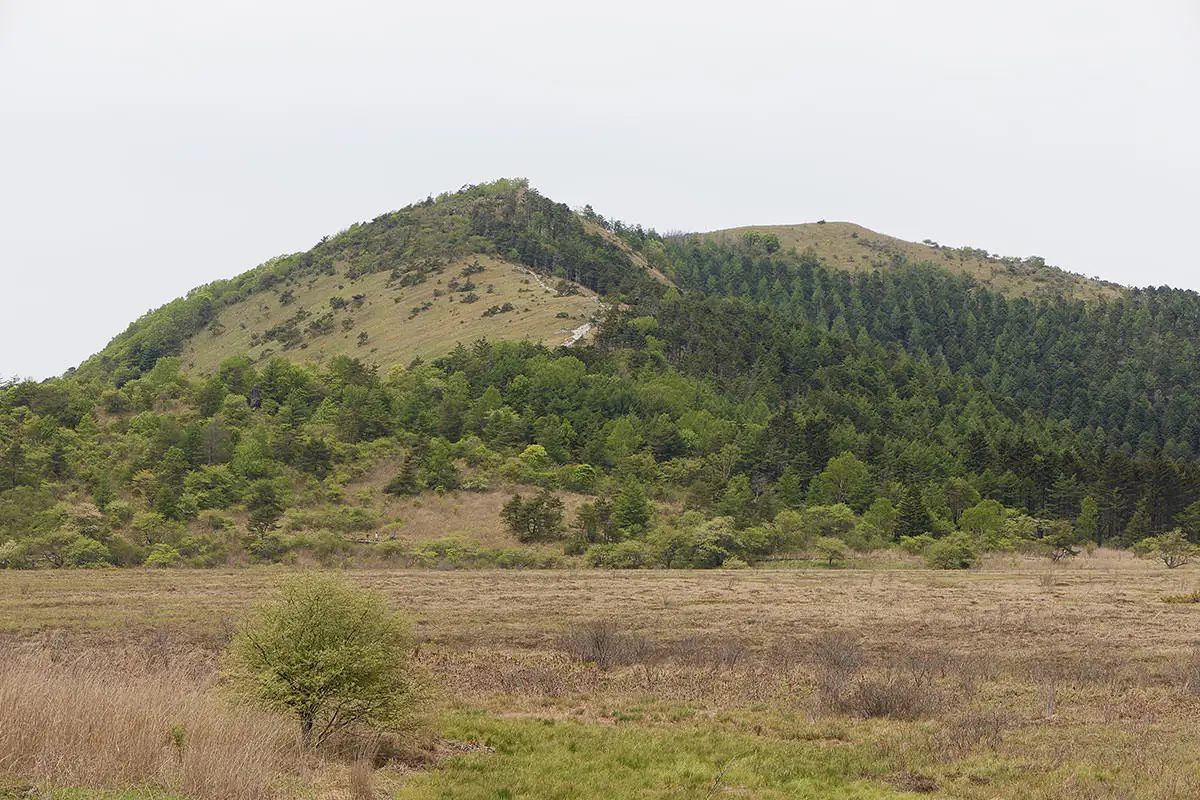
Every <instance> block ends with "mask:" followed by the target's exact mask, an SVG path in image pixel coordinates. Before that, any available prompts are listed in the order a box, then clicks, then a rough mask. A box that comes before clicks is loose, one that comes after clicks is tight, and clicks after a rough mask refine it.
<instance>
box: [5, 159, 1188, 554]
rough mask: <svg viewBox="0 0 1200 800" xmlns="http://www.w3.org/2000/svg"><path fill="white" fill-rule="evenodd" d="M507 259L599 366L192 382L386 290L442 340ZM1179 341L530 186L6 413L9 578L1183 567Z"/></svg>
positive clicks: (1135, 297) (288, 355) (236, 284)
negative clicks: (235, 565) (158, 572)
mask: <svg viewBox="0 0 1200 800" xmlns="http://www.w3.org/2000/svg"><path fill="white" fill-rule="evenodd" d="M479 259H482V262H479V261H478V260H479ZM501 262H503V263H506V264H509V265H521V266H524V267H527V268H529V269H532V270H534V271H535V272H536V273H537V275H538V276H539V277H538V280H540V281H550V282H551V283H553V282H554V281H565V282H568V283H574V284H577V285H579V286H581V287H584V288H585V290H587V291H594V292H596V293H598V295H599V297H600V299H601V300H602V301H603V303H604V304H605V306H606V307H607V308H608V312H607V315H606V317H605V319H604V321H603V323H602V324H600V325H599V327H598V330H597V332H596V335H595V338H594V339H592V340H589V341H585V342H581V343H579V344H577V345H575V346H573V347H569V348H568V347H547V346H545V345H542V344H538V343H537V341H523V342H514V341H508V342H506V341H501V340H500V339H501V338H502V337H500V336H495V335H491V334H488V338H486V339H467V340H464V341H461V343H460V344H459V345H458V346H456V347H454V346H453V345H452V344H449V343H448V344H447V348H446V352H445V355H442V356H440V357H430V358H427V359H425V360H421V359H415V360H412V361H410V362H405V361H403V360H401V359H393V360H391V361H385V360H382V359H381V357H380V356H378V355H377V354H372V352H371V349H370V346H367V347H366V350H365V351H362V350H361V349H360V350H359V351H357V352H356V351H354V349H353V348H351V350H350V351H349V352H347V351H342V352H340V353H338V354H328V353H327V354H326V356H325V357H323V358H321V359H313V358H310V357H308V356H311V351H312V350H313V348H317V347H323V346H324V345H322V344H321V341H323V340H322V339H321V338H320V337H321V336H323V335H325V334H324V333H322V332H321V331H313V330H311V329H310V327H309V324H310V323H311V322H312V319H311V317H312V314H311V313H310V315H309V316H308V317H305V318H304V319H302V320H294V321H293V322H292V323H291V324H290V327H289V326H288V325H284V326H283V329H282V330H280V329H279V327H280V326H279V323H278V322H277V323H276V325H275V326H274V328H275V330H274V333H273V335H272V336H271V337H269V339H268V340H267V341H269V342H270V343H271V345H270V346H269V347H268V346H266V345H265V344H264V343H263V336H262V335H261V334H260V336H259V340H258V342H257V343H256V344H255V345H254V346H253V347H251V348H247V349H246V351H245V352H227V353H222V357H223V360H221V361H219V362H214V363H213V365H212V367H211V368H209V369H199V368H197V367H196V363H197V361H198V357H197V356H196V352H197V349H196V348H198V347H201V345H202V343H203V342H205V341H210V340H212V339H220V338H221V336H228V333H221V332H219V331H218V333H217V335H216V336H214V335H213V331H212V329H211V328H212V325H213V323H214V322H215V321H219V320H221V319H224V317H222V314H229V313H233V312H232V311H231V309H235V308H243V309H245V308H251V309H252V308H253V306H238V305H237V304H239V303H243V304H244V303H245V302H246V301H247V299H251V300H253V302H254V303H258V304H259V306H258V308H259V312H261V313H264V314H265V313H266V312H265V311H262V306H266V307H268V308H269V309H271V313H272V314H275V316H278V313H277V311H276V310H277V309H279V308H281V307H286V306H288V303H284V302H283V301H282V299H281V298H283V297H285V296H287V295H289V294H290V295H291V296H292V297H293V298H297V297H298V298H300V300H295V302H296V304H297V306H298V307H301V308H309V307H310V306H312V307H314V308H315V306H313V303H315V302H316V300H314V301H312V302H309V301H308V300H305V299H304V298H305V295H304V292H306V291H309V289H310V288H311V282H312V281H314V280H325V279H330V280H335V281H338V282H341V283H342V284H344V286H345V293H346V297H347V298H348V300H347V305H351V304H353V302H354V301H353V294H354V292H353V291H352V289H353V286H354V285H355V282H356V281H359V282H361V281H363V280H365V279H366V278H367V277H369V276H378V280H379V282H380V285H381V287H383V288H378V289H372V291H373V292H376V294H374V295H371V297H372V298H373V299H375V300H379V298H380V295H379V294H378V293H379V292H383V291H385V289H386V291H399V290H400V289H404V288H410V287H416V286H420V285H422V283H426V284H427V283H429V282H433V285H434V286H444V287H445V289H446V292H444V293H443V294H442V295H438V297H437V299H439V300H444V301H445V302H446V304H447V305H446V308H447V309H453V310H454V311H458V310H460V309H461V308H462V299H461V297H460V298H456V302H455V303H454V304H453V305H451V304H450V299H451V298H450V295H452V294H455V293H457V294H459V295H462V294H464V293H462V292H461V291H459V290H460V289H461V288H462V283H461V282H462V281H469V280H470V279H471V278H472V275H470V274H468V275H462V274H461V271H462V270H461V269H460V267H461V265H464V264H465V265H468V266H469V265H471V264H474V263H486V264H488V265H497V264H500V263H501ZM495 268H497V269H498V268H499V267H498V266H497V267H495ZM664 276H665V277H664ZM451 280H453V281H455V283H456V285H455V286H454V287H451V286H450V284H449V282H450V281H451ZM437 281H446V283H445V284H438V283H437ZM359 285H361V283H360V284H359ZM373 285H374V284H372V286H373ZM321 286H322V287H323V286H324V285H323V284H322V285H321ZM312 291H313V292H314V297H316V295H317V294H321V295H322V296H323V292H324V288H319V290H317V289H313V290H312ZM1084 294H1085V295H1086V293H1084ZM566 295H567V296H571V295H570V292H566ZM430 297H431V300H430V302H433V295H432V294H431V295H430ZM319 299H320V298H317V300H319ZM289 302H292V301H289ZM380 302H381V306H382V305H397V306H398V305H400V304H399V303H387V304H383V303H382V301H380ZM485 302H487V301H483V300H481V301H480V302H478V303H470V304H468V306H469V307H470V308H471V309H472V311H473V310H474V309H475V308H477V307H479V306H483V305H484V304H485ZM341 310H342V309H341V308H340V307H338V308H331V310H330V312H325V311H322V314H324V313H330V314H333V315H334V316H331V319H334V318H337V317H336V314H337V312H339V311H341ZM406 310H407V309H406ZM480 310H481V311H483V310H486V309H480ZM238 313H242V312H238ZM256 313H258V312H256ZM289 313H291V314H294V312H289ZM349 313H350V312H348V311H347V312H343V316H344V317H345V318H347V319H352V317H351V316H349ZM447 313H449V312H447ZM413 318H414V319H413V320H412V321H410V322H409V324H413V325H415V324H416V323H417V322H419V320H420V318H421V317H420V314H419V313H413ZM449 318H450V317H447V319H449ZM228 319H233V317H228ZM244 319H249V320H252V319H253V317H244ZM272 319H273V317H272ZM359 319H365V317H360V318H359ZM371 319H372V320H374V321H373V322H372V323H371V324H373V325H376V326H386V319H387V318H386V316H378V315H377V317H373V318H371ZM225 327H226V329H228V324H226V325H225ZM239 330H240V329H239ZM1198 330H1200V296H1197V295H1196V294H1195V293H1192V292H1185V291H1178V290H1171V289H1165V288H1164V289H1147V290H1122V291H1120V292H1115V291H1110V290H1109V289H1104V290H1103V291H1100V290H1097V293H1096V296H1095V298H1093V299H1087V300H1084V299H1077V297H1076V296H1075V295H1074V294H1072V293H1062V294H1052V295H1049V296H1043V297H1038V298H1032V297H1028V296H1021V295H1020V293H1016V295H1015V296H1014V295H1005V294H1003V293H998V292H994V291H992V290H990V289H988V288H986V287H983V286H980V285H978V281H976V280H975V279H973V278H972V277H971V276H969V275H962V274H955V273H951V272H948V271H946V270H944V269H941V268H939V267H937V266H935V265H931V264H920V263H908V262H906V261H904V260H903V259H898V260H895V261H892V262H889V263H888V264H887V265H886V266H885V267H884V268H877V269H871V270H866V271H864V270H858V271H854V272H851V271H845V270H841V269H837V268H835V267H832V266H830V265H828V264H822V263H821V262H820V259H819V258H818V257H817V256H816V255H814V253H813V252H812V251H797V249H795V248H788V247H784V246H782V245H781V243H780V241H779V239H778V237H774V236H773V235H772V234H769V233H767V234H764V233H762V232H760V231H747V232H745V233H743V234H741V235H738V236H737V237H716V238H714V237H712V236H698V235H697V236H690V235H689V236H671V237H663V236H660V235H659V234H657V233H656V232H654V231H653V230H651V229H645V228H642V227H640V226H628V225H624V224H622V223H619V222H613V221H610V220H606V219H605V218H603V217H600V216H599V215H597V214H596V213H595V212H593V211H592V209H591V208H590V207H589V208H587V209H585V210H584V212H583V213H582V214H575V213H573V212H571V211H570V210H569V209H568V208H567V207H566V206H563V205H560V204H555V203H553V202H551V201H549V200H547V199H545V198H543V197H541V196H540V195H538V194H537V193H536V192H535V191H533V190H532V189H529V188H528V186H527V185H526V184H525V183H524V182H521V181H500V182H497V183H495V184H487V185H482V186H478V187H468V188H467V189H464V190H463V191H462V192H459V193H456V194H452V195H444V196H442V197H439V198H438V199H436V200H433V199H430V200H427V201H425V202H423V203H419V204H416V205H414V206H410V207H408V208H406V209H403V210H401V211H399V212H395V213H392V214H385V215H383V216H381V217H378V218H377V219H375V220H374V221H372V222H370V223H364V224H361V225H356V226H353V227H351V228H350V229H348V230H347V231H345V232H343V233H341V234H338V235H337V236H334V237H331V238H329V239H328V240H325V241H322V242H321V243H320V244H318V245H317V246H316V247H315V248H313V249H312V250H311V251H309V252H307V253H303V254H297V255H294V256H288V257H285V258H281V259H277V260H275V261H273V262H270V263H268V264H266V265H263V266H261V267H259V268H257V269H255V270H252V271H251V272H249V273H246V274H245V275H242V276H239V277H237V278H234V279H232V280H229V281H222V282H218V283H214V284H210V285H209V286H206V287H203V288H201V289H198V290H196V291H194V292H193V293H191V294H190V295H189V296H188V297H186V298H182V299H180V300H177V301H175V302H173V303H170V304H168V305H167V306H164V307H163V308H162V309H159V310H157V311H155V312H152V313H151V314H148V315H147V316H146V317H144V318H143V319H141V320H139V321H138V322H136V323H134V324H133V325H132V326H131V327H130V329H129V330H128V331H126V332H125V333H124V334H122V335H121V336H119V337H117V338H116V339H115V340H114V341H113V342H112V343H111V344H110V345H109V346H108V347H107V348H105V350H104V351H102V352H101V353H100V354H99V355H97V356H96V357H94V358H93V359H91V360H89V361H88V362H87V363H85V364H84V365H82V366H81V368H80V369H79V370H77V371H74V372H73V373H72V374H69V375H67V376H64V377H62V378H58V379H54V380H50V381H46V382H43V383H33V382H18V383H13V384H10V385H6V386H4V387H3V389H2V390H0V566H8V567H14V568H15V567H38V566H89V565H103V564H113V565H133V564H143V563H145V564H151V565H160V566H171V565H178V564H192V565H201V566H202V565H211V564H218V563H227V562H239V561H245V560H265V561H276V560H284V559H293V558H309V557H311V558H317V559H321V560H329V559H344V558H367V559H378V560H383V561H387V562H389V563H403V564H436V563H448V564H457V565H471V564H493V565H501V566H531V565H533V566H547V565H555V564H570V563H580V564H591V565H595V566H621V567H637V566H666V567H687V566H691V567H715V566H721V565H726V566H734V565H742V564H747V563H749V564H753V563H754V562H756V561H760V560H762V559H765V558H769V557H772V556H773V555H774V554H778V553H794V552H813V551H819V552H820V553H821V554H822V557H823V558H824V557H828V559H829V563H831V564H832V563H836V561H837V560H838V559H839V558H841V557H842V555H843V554H844V551H845V550H846V549H858V550H868V549H872V548H881V547H889V546H901V547H904V548H905V549H908V550H910V551H912V552H926V553H927V554H933V555H934V556H937V555H938V554H939V553H941V554H945V553H947V552H949V553H951V556H952V557H950V558H948V559H945V561H946V563H943V564H941V565H958V566H961V565H965V564H969V563H971V561H972V560H973V554H976V553H978V552H979V551H981V550H987V549H993V550H994V549H1023V550H1044V551H1046V552H1053V553H1055V554H1056V555H1059V556H1063V555H1066V554H1069V553H1071V552H1074V551H1075V549H1077V548H1078V547H1080V546H1082V545H1083V544H1085V543H1087V542H1093V543H1115V544H1121V545H1133V544H1136V543H1138V542H1141V541H1143V540H1146V541H1154V540H1153V539H1150V537H1155V536H1157V535H1159V534H1163V533H1164V532H1167V531H1171V530H1172V529H1175V528H1179V529H1181V530H1182V531H1183V533H1184V534H1185V535H1186V536H1188V537H1192V538H1200V503H1197V500H1198V499H1200V480H1198V479H1200V464H1198V462H1197V456H1198V454H1200V422H1198V421H1197V414H1196V412H1197V406H1198V404H1200V372H1198V370H1197V368H1196V361H1195V355H1196V352H1197V346H1198V344H1200V342H1198V334H1197V331H1198ZM252 333H258V332H257V331H253V332H246V333H245V336H246V337H247V341H248V340H249V337H250V336H251V335H252ZM342 333H344V334H346V336H350V335H351V334H357V333H358V331H357V330H355V331H351V330H350V329H349V328H347V330H346V331H341V332H339V333H338V335H341V334H342ZM385 335H386V332H384V329H383V328H379V327H376V328H373V329H372V333H371V334H370V336H369V337H368V338H367V340H366V342H367V343H369V342H371V340H381V339H383V337H384V336H385ZM447 335H448V336H450V337H453V336H454V332H453V330H451V331H450V332H449V333H448V334H447ZM450 341H452V339H451V340H450ZM372 346H373V345H372ZM355 347H357V345H355ZM255 348H257V349H255ZM451 348H452V349H451ZM351 353H353V355H352V354H351ZM360 353H361V355H360ZM377 364H383V366H382V367H380V366H376V365H377ZM466 493H477V494H478V495H479V496H480V497H483V498H487V503H483V504H482V505H483V506H487V507H489V508H493V509H494V513H492V514H490V516H488V517H487V518H486V519H472V520H470V521H469V524H464V527H463V528H462V529H459V530H456V531H454V532H455V533H456V535H455V536H452V537H446V536H439V537H436V538H434V539H430V540H421V539H419V538H415V536H414V535H412V534H411V530H412V528H413V522H412V520H413V517H414V515H415V514H416V513H417V512H416V510H417V509H419V508H420V507H421V506H422V504H423V503H425V502H427V501H428V500H429V499H430V498H432V497H434V496H437V497H439V498H444V497H454V496H466ZM564 498H567V499H568V501H569V502H567V503H566V505H564ZM488 503H490V505H488ZM406 530H407V531H409V533H406ZM497 540H502V541H507V542H508V544H507V545H505V546H501V547H496V546H495V542H496V541H497ZM356 542H357V543H356ZM951 545H952V546H951ZM954 554H959V555H961V558H959V557H957V556H954ZM936 560H937V559H936V558H935V561H936Z"/></svg>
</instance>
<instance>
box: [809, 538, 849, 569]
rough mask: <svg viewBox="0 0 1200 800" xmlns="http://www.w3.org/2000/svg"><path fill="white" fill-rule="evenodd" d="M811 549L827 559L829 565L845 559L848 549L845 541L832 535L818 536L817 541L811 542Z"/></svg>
mask: <svg viewBox="0 0 1200 800" xmlns="http://www.w3.org/2000/svg"><path fill="white" fill-rule="evenodd" d="M813 549H814V550H816V551H817V553H819V554H820V556H821V558H824V559H826V560H828V562H829V566H831V567H832V566H833V565H834V564H837V563H840V562H842V561H845V560H846V556H847V555H848V554H849V551H850V548H849V547H847V546H846V543H845V542H843V541H842V540H841V539H837V538H835V537H833V536H818V537H817V541H816V542H814V543H813Z"/></svg>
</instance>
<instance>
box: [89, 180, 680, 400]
mask: <svg viewBox="0 0 1200 800" xmlns="http://www.w3.org/2000/svg"><path fill="white" fill-rule="evenodd" d="M635 260H638V261H640V263H635ZM657 277H658V278H661V276H657ZM655 279H656V276H652V275H651V274H650V271H649V270H648V268H647V266H646V265H645V263H644V261H641V260H640V259H638V257H637V256H636V255H635V254H634V253H633V252H632V251H631V250H630V248H629V247H628V246H627V245H625V244H624V243H623V242H621V241H620V240H618V239H616V238H615V237H613V236H612V235H611V234H609V233H608V232H606V231H604V230H602V229H599V228H598V227H596V226H594V225H590V224H589V223H587V222H586V221H585V220H583V219H581V218H580V217H579V216H578V215H576V214H575V213H573V212H572V211H571V210H570V209H569V208H568V207H567V206H565V205H562V204H560V203H554V202H553V201H551V200H548V199H547V198H544V197H542V196H541V195H540V194H539V193H538V192H536V191H535V190H532V189H530V188H529V185H528V182H526V181H523V180H500V181H496V182H493V183H489V184H481V185H479V186H472V187H467V188H465V189H464V190H462V191H459V192H455V193H453V194H443V195H440V196H438V197H437V198H436V199H435V198H433V197H429V198H427V199H426V200H425V201H423V202H420V203H415V204H413V205H410V206H406V207H405V208H402V209H400V210H399V211H395V212H391V213H388V214H382V215H380V216H378V217H376V218H375V219H374V220H372V221H370V222H364V223H356V224H354V225H351V226H350V227H349V228H347V229H345V230H344V231H342V232H340V233H338V234H337V235H335V236H331V237H325V238H323V239H322V240H321V241H320V242H319V243H318V244H317V245H316V246H315V247H313V248H312V249H311V250H309V251H307V252H305V253H296V254H293V255H288V256H281V257H279V258H276V259H272V260H271V261H269V262H267V263H265V264H263V265H261V266H259V267H257V268H255V269H253V270H250V271H249V272H246V273H243V274H242V275H239V276H237V277H236V278H233V279H231V280H225V281H217V282H214V283H211V284H208V285H206V286H202V287H199V288H198V289H195V290H193V291H192V292H190V293H189V294H188V295H187V296H186V297H183V298H180V299H178V300H175V301H173V302H171V303H168V304H167V305H165V306H163V307H161V308H159V309H156V310H154V311H152V312H150V313H148V314H146V315H145V316H144V317H142V318H141V319H139V320H137V321H136V322H134V323H133V324H132V325H130V327H129V328H128V329H127V330H126V331H125V332H124V333H122V334H120V335H119V336H117V337H116V338H114V339H113V341H112V342H110V343H109V344H108V346H107V347H105V348H104V349H103V350H102V351H101V352H100V353H99V354H97V355H96V356H94V357H93V358H92V359H89V361H88V362H85V363H84V364H83V365H82V366H81V368H80V371H81V372H82V373H84V374H86V375H96V374H113V375H115V376H116V379H117V381H118V382H121V381H123V380H127V379H129V378H131V377H133V376H135V375H137V374H140V373H142V372H144V371H146V370H148V369H150V368H151V367H152V366H153V365H154V363H155V362H156V361H157V360H158V359H159V358H161V357H163V356H183V357H184V358H185V366H186V368H187V369H189V370H194V371H198V372H199V373H204V374H210V373H211V372H212V370H214V369H215V368H216V367H217V366H218V365H219V364H220V362H221V361H222V360H224V359H225V358H228V357H230V356H235V355H236V356H244V357H248V358H251V359H253V360H263V359H267V358H270V357H271V356H272V355H276V354H284V355H286V357H287V358H288V359H289V360H292V361H298V362H317V361H322V360H328V359H329V358H331V357H333V356H335V355H353V356H355V357H361V358H362V359H363V360H364V361H367V362H368V363H372V364H375V365H377V366H380V367H388V366H392V365H395V364H404V363H408V362H409V361H411V360H412V359H413V358H416V357H423V358H424V357H430V356H433V355H438V354H442V353H444V352H447V351H448V350H449V349H450V348H452V347H453V346H454V344H455V342H457V341H472V340H474V339H476V338H479V337H481V336H493V337H500V338H528V339H529V340H530V341H534V342H539V343H546V344H557V343H559V342H562V341H564V340H565V339H567V338H568V337H571V336H572V332H573V331H575V330H576V329H578V328H580V327H582V326H584V325H586V324H587V323H588V321H589V320H590V319H591V318H592V317H594V316H595V315H596V314H597V312H598V311H599V309H600V305H599V301H598V297H597V292H599V293H602V294H606V295H609V296H611V297H612V298H614V299H616V298H620V297H623V296H625V295H626V294H628V293H630V292H636V291H637V290H638V287H639V286H644V285H646V284H648V283H650V282H652V281H654V280H655Z"/></svg>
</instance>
